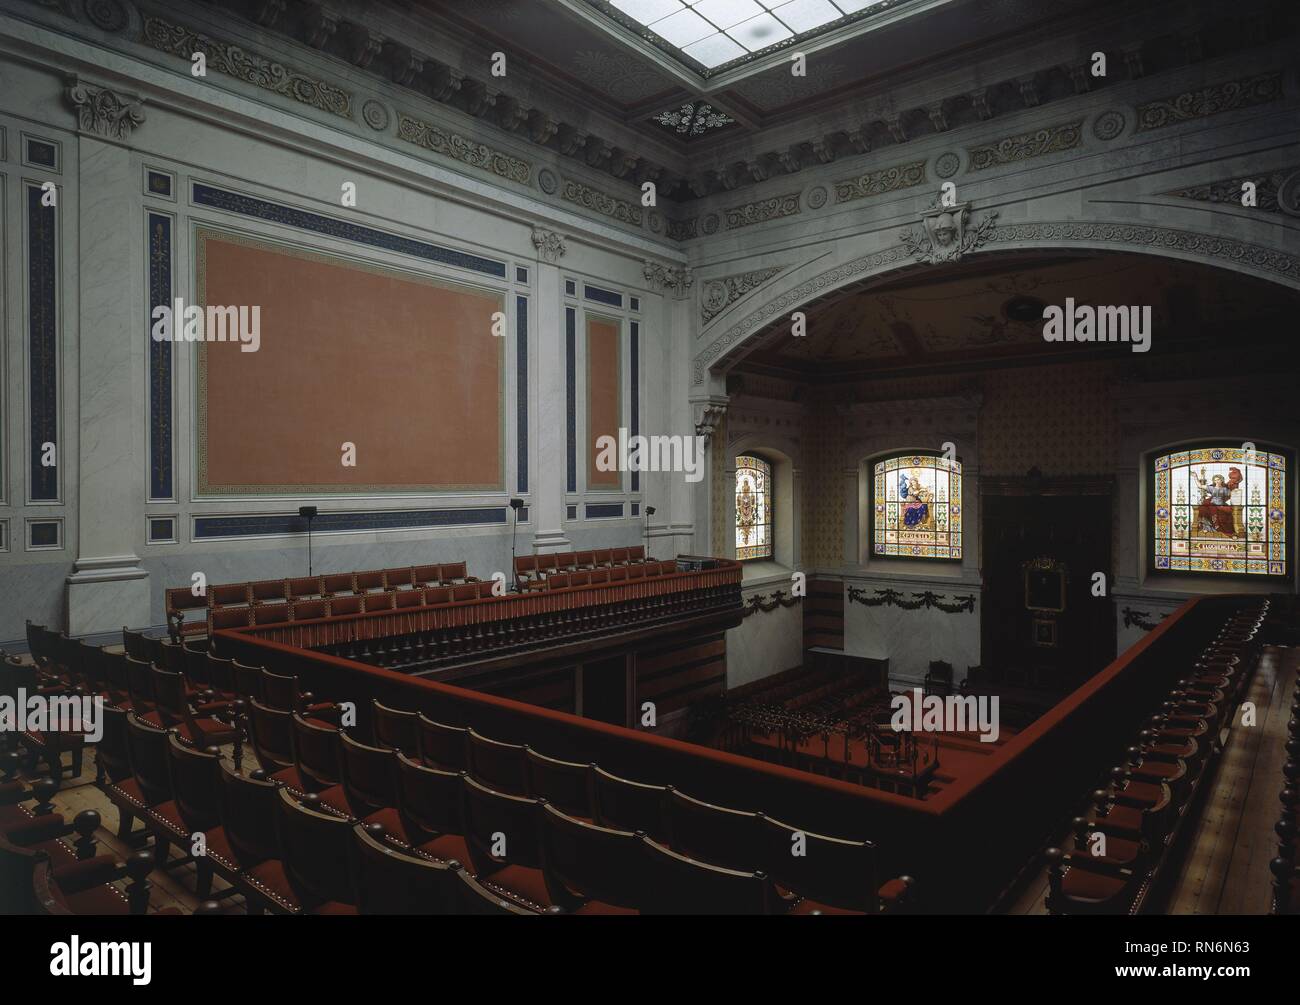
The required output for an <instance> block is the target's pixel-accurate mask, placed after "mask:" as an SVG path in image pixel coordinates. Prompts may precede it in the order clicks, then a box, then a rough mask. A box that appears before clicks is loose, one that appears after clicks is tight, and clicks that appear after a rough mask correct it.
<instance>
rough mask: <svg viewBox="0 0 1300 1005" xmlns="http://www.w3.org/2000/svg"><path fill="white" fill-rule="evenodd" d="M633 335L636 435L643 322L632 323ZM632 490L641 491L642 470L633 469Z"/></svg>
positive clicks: (636, 429) (633, 422)
mask: <svg viewBox="0 0 1300 1005" xmlns="http://www.w3.org/2000/svg"><path fill="white" fill-rule="evenodd" d="M631 328H632V335H631V339H630V342H629V347H628V348H629V352H630V355H631V360H630V372H631V376H630V377H629V380H630V381H631V385H632V387H631V391H632V393H631V412H632V414H631V418H630V420H629V421H630V423H631V426H632V435H633V436H636V435H637V434H638V433H640V431H641V417H640V416H641V380H640V369H641V359H640V351H639V350H640V341H641V324H640V322H638V321H633V322H632V323H631ZM632 491H633V492H639V491H641V472H640V471H637V470H636V469H633V471H632Z"/></svg>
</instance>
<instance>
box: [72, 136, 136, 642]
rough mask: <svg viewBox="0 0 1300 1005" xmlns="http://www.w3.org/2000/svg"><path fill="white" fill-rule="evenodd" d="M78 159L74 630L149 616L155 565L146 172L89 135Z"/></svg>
mask: <svg viewBox="0 0 1300 1005" xmlns="http://www.w3.org/2000/svg"><path fill="white" fill-rule="evenodd" d="M75 150H76V156H77V159H78V167H77V178H78V179H79V197H80V216H79V220H78V233H77V253H76V259H75V262H76V268H77V276H78V283H79V291H80V311H79V313H78V316H77V331H76V336H75V337H76V339H77V346H78V349H77V360H78V363H77V367H78V379H77V388H78V394H79V401H78V405H79V407H78V422H77V443H78V451H79V464H80V486H79V495H78V503H77V521H78V527H77V544H78V552H77V560H76V564H75V567H74V571H73V573H72V574H71V575H70V576H69V577H68V580H67V590H68V632H69V634H72V635H85V634H90V633H93V632H104V631H111V630H113V629H118V628H121V627H122V626H123V625H129V626H143V625H148V624H149V623H150V618H149V574H148V572H146V571H145V570H144V569H142V568H141V567H140V558H139V556H138V555H137V554H136V541H137V539H138V537H139V536H140V527H141V526H143V521H144V517H143V514H144V486H145V481H146V472H145V464H146V458H145V454H144V436H143V422H144V415H145V412H144V394H145V387H144V376H143V375H144V353H145V341H144V340H145V337H146V335H147V327H146V323H145V322H146V318H145V316H144V314H143V309H142V306H141V299H140V290H142V289H143V288H144V286H143V284H144V232H143V227H142V226H141V223H140V218H139V205H140V198H139V196H140V172H139V170H138V168H136V167H135V166H134V165H133V164H132V160H131V154H130V151H129V150H128V149H127V148H126V147H124V146H119V145H117V144H116V143H111V142H105V141H104V140H101V139H98V138H96V137H95V136H93V135H88V134H86V133H84V132H83V134H82V135H81V136H80V137H79V138H78V140H77V144H76V147H75Z"/></svg>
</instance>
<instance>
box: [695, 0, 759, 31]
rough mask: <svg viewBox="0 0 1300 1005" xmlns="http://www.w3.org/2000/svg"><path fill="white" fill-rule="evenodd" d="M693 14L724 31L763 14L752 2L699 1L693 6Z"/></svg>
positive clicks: (742, 0)
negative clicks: (704, 18)
mask: <svg viewBox="0 0 1300 1005" xmlns="http://www.w3.org/2000/svg"><path fill="white" fill-rule="evenodd" d="M695 13H697V14H699V15H701V16H702V17H706V18H708V19H709V20H710V21H712V22H713V23H714V24H715V25H716V26H717V27H719V28H724V29H725V28H730V27H731V26H732V25H736V24H740V22H741V21H748V20H749V19H750V18H751V17H757V16H758V15H759V14H762V13H763V8H762V7H760V6H759V5H758V4H756V3H755V2H754V0H700V2H699V3H697V4H696V5H695Z"/></svg>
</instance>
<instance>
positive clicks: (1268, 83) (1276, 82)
mask: <svg viewBox="0 0 1300 1005" xmlns="http://www.w3.org/2000/svg"><path fill="white" fill-rule="evenodd" d="M1281 97H1282V72H1281V71H1280V70H1276V71H1274V72H1272V73H1261V74H1258V75H1256V76H1253V77H1239V78H1237V79H1236V80H1225V81H1223V82H1222V83H1218V84H1210V85H1208V86H1206V87H1199V88H1197V89H1195V90H1192V91H1183V92H1182V93H1181V94H1173V95H1170V96H1169V97H1167V98H1160V99H1158V100H1156V101H1148V102H1146V103H1145V104H1141V105H1138V108H1137V131H1138V132H1140V133H1141V132H1146V131H1147V130H1151V129H1163V128H1165V127H1166V126H1173V125H1177V124H1178V123H1180V122H1190V121H1192V120H1193V119H1203V118H1207V117H1208V116H1211V115H1218V114H1219V113H1220V112H1230V111H1233V110H1235V109H1238V108H1249V107H1251V106H1252V105H1263V104H1267V103H1268V102H1270V101H1278V100H1280V99H1281Z"/></svg>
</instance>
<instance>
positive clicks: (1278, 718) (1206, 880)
mask: <svg viewBox="0 0 1300 1005" xmlns="http://www.w3.org/2000/svg"><path fill="white" fill-rule="evenodd" d="M1297 668H1300V648H1282V647H1272V646H1270V647H1267V648H1266V649H1265V650H1264V655H1263V656H1262V657H1261V659H1260V663H1259V666H1258V667H1257V668H1256V670H1255V675H1254V677H1252V678H1251V682H1250V686H1249V687H1248V688H1247V692H1246V697H1245V700H1244V701H1243V703H1242V707H1241V708H1240V709H1238V711H1237V715H1236V717H1235V718H1234V720H1233V723H1232V727H1231V729H1229V730H1228V733H1227V740H1226V742H1225V745H1224V750H1223V754H1222V756H1221V757H1220V759H1219V763H1218V766H1217V768H1216V770H1215V775H1214V777H1213V778H1212V779H1211V785H1210V788H1209V790H1208V792H1207V793H1206V798H1205V801H1204V802H1203V803H1202V805H1201V809H1200V813H1199V815H1198V817H1197V819H1196V820H1195V821H1193V824H1194V826H1193V829H1192V831H1191V834H1190V835H1189V837H1188V842H1189V843H1188V844H1187V846H1186V852H1185V855H1184V858H1183V861H1182V863H1181V868H1180V869H1179V871H1178V875H1177V878H1176V879H1175V881H1174V883H1173V886H1172V889H1171V890H1170V892H1169V895H1168V897H1167V898H1166V899H1165V903H1164V905H1163V906H1162V907H1161V909H1160V913H1164V914H1267V913H1268V910H1269V906H1270V900H1271V897H1272V875H1271V874H1270V873H1269V871H1268V863H1269V860H1270V859H1272V857H1273V856H1274V855H1275V854H1276V847H1277V839H1276V836H1275V835H1274V833H1273V825H1274V823H1276V822H1277V818H1278V801H1277V797H1278V793H1279V792H1281V791H1282V764H1283V763H1284V762H1285V761H1286V738H1287V729H1286V726H1287V721H1288V720H1289V719H1290V716H1291V712H1290V710H1291V701H1292V697H1293V695H1294V693H1295V682H1296V670H1297ZM1247 703H1253V705H1254V709H1255V724H1254V726H1247V725H1245V724H1244V723H1243V717H1244V716H1245V714H1246V710H1247ZM1072 842H1073V838H1072V836H1071V835H1070V834H1069V833H1062V834H1060V835H1058V838H1057V842H1056V843H1057V844H1058V845H1059V846H1060V847H1066V848H1068V847H1070V846H1071V844H1072ZM1046 896H1047V870H1046V869H1045V868H1044V869H1041V870H1039V871H1038V872H1037V873H1035V875H1034V876H1033V879H1032V880H1031V881H1030V882H1029V883H1028V884H1027V885H1026V886H1025V888H1024V890H1023V891H1022V893H1021V894H1020V896H1018V897H1017V898H1016V900H1015V901H1014V903H1013V904H1012V905H1011V907H1010V908H1009V909H1008V913H1010V914H1046V913H1047V908H1046V907H1045V905H1044V899H1045V898H1046Z"/></svg>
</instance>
